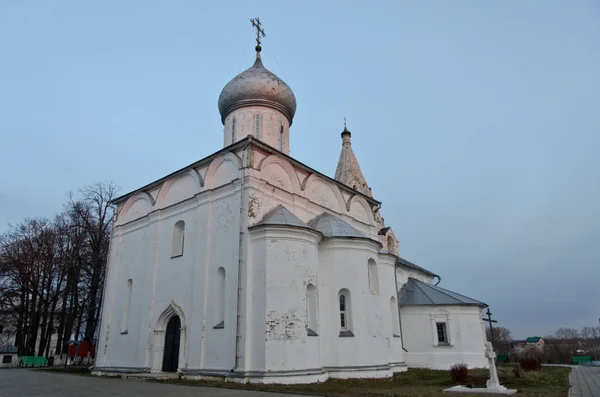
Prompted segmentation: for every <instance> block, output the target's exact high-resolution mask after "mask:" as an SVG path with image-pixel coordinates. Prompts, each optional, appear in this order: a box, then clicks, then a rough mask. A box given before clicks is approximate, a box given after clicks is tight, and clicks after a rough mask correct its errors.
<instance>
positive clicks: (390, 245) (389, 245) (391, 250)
mask: <svg viewBox="0 0 600 397" xmlns="http://www.w3.org/2000/svg"><path fill="white" fill-rule="evenodd" d="M387 250H388V252H389V253H390V254H393V253H394V239H393V238H392V236H388V238H387Z"/></svg>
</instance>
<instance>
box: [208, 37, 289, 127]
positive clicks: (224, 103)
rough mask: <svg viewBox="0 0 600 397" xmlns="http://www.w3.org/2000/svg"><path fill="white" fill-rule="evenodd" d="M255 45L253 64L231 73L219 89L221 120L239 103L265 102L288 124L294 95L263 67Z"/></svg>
mask: <svg viewBox="0 0 600 397" xmlns="http://www.w3.org/2000/svg"><path fill="white" fill-rule="evenodd" d="M259 48H260V47H258V48H257V53H256V61H255V62H254V65H252V67H251V68H250V69H247V70H245V71H243V72H242V73H240V74H238V75H237V76H235V77H234V78H233V79H232V80H231V81H230V82H229V83H227V85H226V86H225V87H224V88H223V91H221V95H219V113H221V121H222V122H225V118H226V117H227V115H228V114H229V113H231V112H232V111H234V110H235V109H239V108H241V107H246V106H267V107H270V108H273V109H277V110H279V111H280V112H282V113H283V114H285V116H286V117H287V119H288V121H289V123H290V125H292V119H293V118H294V114H295V113H296V97H295V96H294V93H293V92H292V90H291V88H290V87H288V85H287V84H286V83H285V82H284V81H283V80H281V79H280V78H279V77H277V76H275V75H274V74H273V73H271V72H270V71H268V70H267V69H266V68H265V67H264V65H263V64H262V61H261V60H260V50H259Z"/></svg>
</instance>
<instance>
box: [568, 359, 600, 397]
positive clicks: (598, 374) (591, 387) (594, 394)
mask: <svg viewBox="0 0 600 397" xmlns="http://www.w3.org/2000/svg"><path fill="white" fill-rule="evenodd" d="M571 387H572V389H571V396H572V397H599V396H600V367H591V366H587V365H585V366H584V365H577V366H574V367H573V371H572V372H571Z"/></svg>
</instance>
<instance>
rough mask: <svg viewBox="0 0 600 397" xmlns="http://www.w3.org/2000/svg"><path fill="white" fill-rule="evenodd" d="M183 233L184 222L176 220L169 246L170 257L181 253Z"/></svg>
mask: <svg viewBox="0 0 600 397" xmlns="http://www.w3.org/2000/svg"><path fill="white" fill-rule="evenodd" d="M184 235H185V222H184V221H177V223H176V224H175V226H173V246H172V248H171V258H175V257H176V256H181V255H183V239H184Z"/></svg>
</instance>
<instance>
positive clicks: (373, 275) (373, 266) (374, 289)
mask: <svg viewBox="0 0 600 397" xmlns="http://www.w3.org/2000/svg"><path fill="white" fill-rule="evenodd" d="M367 269H368V270H369V290H370V291H371V293H372V294H375V295H379V276H378V275H377V263H376V262H375V261H374V260H373V259H369V262H367Z"/></svg>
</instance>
